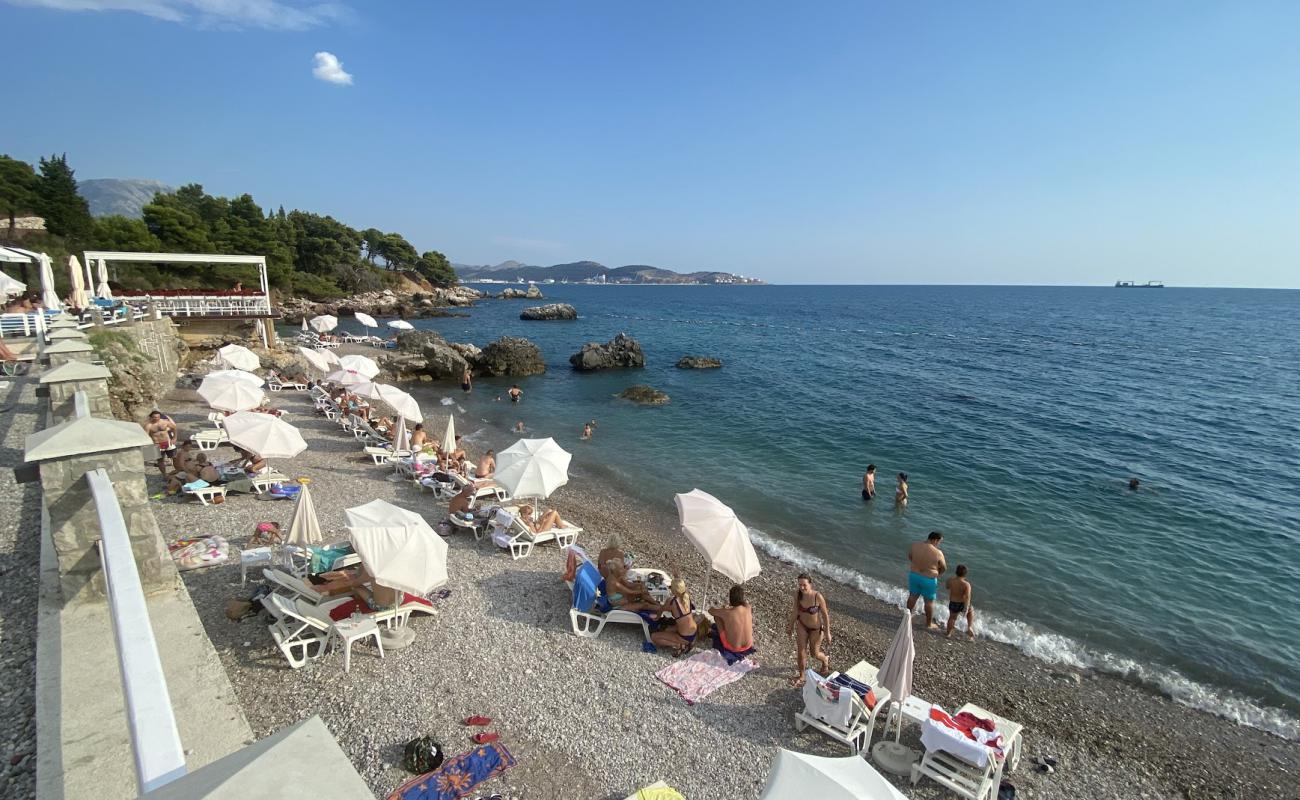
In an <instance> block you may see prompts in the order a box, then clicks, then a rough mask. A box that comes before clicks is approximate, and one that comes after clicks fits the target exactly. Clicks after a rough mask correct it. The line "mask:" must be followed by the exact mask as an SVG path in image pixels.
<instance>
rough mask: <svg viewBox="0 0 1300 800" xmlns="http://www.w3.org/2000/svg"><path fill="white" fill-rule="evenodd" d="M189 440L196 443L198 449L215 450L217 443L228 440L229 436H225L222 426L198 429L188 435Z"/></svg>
mask: <svg viewBox="0 0 1300 800" xmlns="http://www.w3.org/2000/svg"><path fill="white" fill-rule="evenodd" d="M190 441H191V442H194V444H196V445H198V447H199V449H200V450H216V449H217V446H218V445H220V444H222V443H223V442H228V441H230V437H228V436H226V431H225V429H224V428H218V429H214V430H207V431H199V432H198V433H195V434H194V435H192V436H190Z"/></svg>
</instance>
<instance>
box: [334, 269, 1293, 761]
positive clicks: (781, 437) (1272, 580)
mask: <svg viewBox="0 0 1300 800" xmlns="http://www.w3.org/2000/svg"><path fill="white" fill-rule="evenodd" d="M497 288H499V287H497ZM542 288H543V290H544V291H545V293H546V295H547V302H550V301H552V300H554V301H561V302H571V303H573V304H574V305H575V306H577V308H578V310H579V313H580V314H581V315H582V316H581V319H579V320H577V321H575V322H544V323H538V322H523V321H520V320H519V319H518V313H519V311H520V310H521V309H522V308H524V307H525V306H526V305H531V304H532V303H527V302H525V301H485V302H483V303H481V304H480V305H479V306H477V307H476V308H474V309H472V310H471V311H470V314H471V317H470V318H468V319H429V320H420V321H417V325H419V326H420V327H429V328H433V329H436V330H438V331H440V332H441V333H443V334H444V335H445V336H447V338H449V339H451V340H453V341H472V342H475V343H478V344H480V345H481V344H484V343H486V342H487V341H489V340H490V339H493V338H496V337H497V336H499V335H502V334H512V335H520V336H526V337H528V338H530V339H532V340H533V341H535V342H536V343H538V344H539V345H540V347H541V349H542V352H543V354H544V355H545V357H546V360H547V363H548V366H549V370H548V372H547V374H546V375H544V376H538V377H533V378H527V379H521V380H520V381H519V383H520V384H521V385H522V386H523V388H524V390H525V393H526V394H525V402H524V403H523V404H521V405H520V406H518V407H511V406H510V404H509V403H504V402H495V401H494V400H493V397H495V396H496V395H497V394H499V393H501V392H503V391H504V389H505V388H506V387H507V386H508V384H509V382H508V381H507V382H502V381H498V382H486V381H485V382H480V383H479V385H478V388H477V389H476V390H475V392H474V393H473V394H472V395H470V396H468V397H466V396H464V395H462V394H461V392H460V390H459V388H457V387H452V386H447V387H446V388H445V389H442V388H438V389H437V390H436V391H435V392H434V395H435V396H437V397H441V396H444V395H445V396H450V397H454V398H456V402H457V403H459V404H460V405H461V406H462V407H463V408H465V410H466V414H465V415H463V416H465V417H467V418H468V419H467V420H466V421H465V422H461V421H460V420H458V422H461V425H462V427H465V426H466V424H467V423H469V422H471V421H472V420H477V421H487V422H490V423H492V424H493V425H494V426H495V425H499V426H501V427H508V426H510V425H512V424H513V423H514V422H515V421H516V420H522V421H524V422H525V423H526V424H527V425H528V427H529V428H530V430H533V431H536V432H539V433H540V434H542V435H553V436H555V438H556V439H557V440H558V441H559V442H560V443H561V444H562V445H563V446H564V447H566V449H569V450H571V451H572V452H574V454H575V457H574V469H575V472H580V471H582V470H591V471H599V472H600V473H602V474H604V475H607V476H609V477H611V478H612V479H614V480H618V481H620V482H621V483H623V484H624V485H625V486H626V487H627V488H629V489H631V490H632V491H634V492H635V493H637V494H639V495H641V496H643V497H645V498H646V499H648V500H650V501H652V502H655V503H659V504H663V505H664V506H665V507H667V508H671V502H672V495H673V494H674V493H675V492H681V491H687V490H689V489H691V488H694V487H699V488H702V489H705V490H706V491H709V492H712V493H713V494H715V495H717V496H718V497H719V498H721V499H722V500H724V501H725V502H727V503H729V504H731V505H732V506H733V507H734V508H735V509H736V510H737V512H738V513H739V514H740V515H741V517H742V519H744V520H745V521H746V522H747V523H749V524H750V525H752V526H753V527H754V528H756V529H757V532H756V539H757V540H758V541H759V542H760V543H761V545H762V546H763V547H764V548H766V549H767V550H768V551H769V552H772V553H774V554H777V555H780V556H782V557H785V558H787V559H790V560H793V561H800V562H803V563H806V564H808V565H810V566H815V567H817V568H818V569H820V570H822V571H825V572H827V573H829V574H831V575H832V576H835V577H837V578H839V579H840V580H842V581H844V582H846V583H850V584H853V585H857V586H860V587H861V588H862V589H863V590H865V591H868V592H870V593H872V594H874V595H877V596H880V597H884V598H887V599H893V598H897V597H900V596H901V591H902V589H901V579H902V577H903V574H904V570H905V566H904V559H903V553H904V550H905V548H906V546H907V544H908V543H910V542H911V541H912V540H914V539H917V538H918V537H921V536H923V535H924V534H925V533H926V532H928V531H930V530H935V529H937V530H942V531H943V532H944V534H945V537H946V538H945V541H944V544H945V551H946V552H947V553H948V557H949V560H950V563H954V564H955V563H964V564H967V565H968V566H969V568H970V578H971V580H972V582H973V584H974V586H975V602H976V605H977V608H978V609H979V611H980V613H981V615H982V618H983V619H982V625H983V628H984V632H985V633H986V634H987V635H989V636H992V637H994V638H997V639H1000V640H1003V641H1007V642H1010V643H1013V644H1015V645H1017V646H1019V647H1020V648H1022V649H1023V650H1025V651H1026V652H1028V653H1030V654H1032V655H1035V656H1038V657H1040V658H1043V659H1045V660H1049V661H1053V662H1059V663H1071V664H1076V665H1082V666H1092V667H1098V668H1103V669H1108V670H1112V671H1116V672H1121V673H1126V674H1129V675H1131V676H1133V677H1135V678H1138V679H1141V680H1143V681H1146V682H1148V683H1151V684H1154V685H1157V686H1160V687H1161V688H1162V689H1164V690H1165V691H1167V692H1169V693H1171V694H1172V695H1173V696H1175V697H1176V698H1177V699H1179V700H1182V701H1184V702H1187V703H1190V704H1193V705H1198V706H1202V707H1209V708H1215V709H1217V710H1220V711H1223V710H1225V709H1226V710H1227V712H1228V713H1229V715H1230V716H1233V717H1235V718H1237V719H1240V720H1242V721H1245V722H1248V723H1249V724H1252V725H1255V726H1257V727H1261V728H1265V729H1268V730H1272V731H1274V732H1277V733H1281V734H1283V735H1287V736H1289V737H1292V738H1300V723H1297V721H1296V719H1297V716H1298V715H1300V667H1298V666H1297V665H1298V664H1300V637H1297V636H1296V635H1295V631H1294V627H1293V626H1294V623H1295V617H1296V613H1297V612H1298V611H1300V602H1297V600H1296V599H1295V594H1294V590H1293V589H1292V587H1293V586H1294V585H1295V582H1296V572H1297V570H1300V336H1298V335H1297V330H1300V292H1294V291H1255V290H1211V289H1196V290H1193V289H1186V290H1184V289H1165V290H1160V291H1139V290H1117V289H1111V288H1097V289H1093V288H1027V287H1025V288H1022V287H792V286H768V287H704V286H700V287H653V286H646V287H624V286H607V287H596V286H591V287H588V286H561V285H548V286H544V287H542ZM354 326H355V322H354V321H353V320H347V321H346V322H345V324H344V328H345V329H346V328H352V327H354ZM356 329H357V330H359V328H356ZM619 331H626V332H627V333H628V334H630V335H632V336H635V337H636V338H637V339H638V340H639V341H640V342H641V344H642V346H643V347H644V348H645V351H646V355H647V359H648V362H649V363H648V365H647V368H646V369H644V370H640V371H636V372H603V373H596V374H577V373H574V372H573V371H572V370H571V369H570V367H569V365H568V357H569V355H570V354H571V353H573V352H575V351H576V350H577V349H578V348H579V347H580V346H581V344H582V343H583V342H586V341H606V340H608V339H609V338H611V337H612V336H613V335H614V334H615V333H617V332H619ZM688 353H690V354H699V355H711V356H717V357H719V358H721V359H722V360H723V361H724V362H725V364H726V366H725V367H724V368H723V369H721V370H710V371H694V370H677V369H675V368H674V366H673V364H674V363H675V362H676V360H677V359H678V357H680V356H682V355H684V354H688ZM633 383H649V384H651V385H653V386H655V387H658V388H660V389H663V390H665V391H667V392H668V394H669V395H671V397H672V402H671V403H670V404H669V405H667V406H664V407H659V408H641V407H636V406H633V405H630V404H627V403H625V402H622V401H618V400H615V399H614V398H613V397H612V396H613V395H614V394H615V393H616V392H618V391H619V390H621V389H623V388H625V387H627V386H629V385H631V384H633ZM426 396H428V395H426ZM431 399H432V398H431ZM592 418H594V419H596V420H598V423H599V427H598V431H597V435H596V437H595V438H594V439H593V440H592V441H590V442H581V441H579V440H578V434H579V432H580V430H581V426H582V423H583V422H584V421H585V420H588V419H592ZM868 462H874V463H875V464H876V465H877V467H878V488H879V491H880V496H879V497H877V499H876V500H875V501H874V502H873V503H871V504H865V503H863V502H862V500H861V498H860V497H859V489H860V481H861V474H862V472H863V469H864V468H865V466H866V465H867V463H868ZM899 471H905V472H907V473H908V474H909V476H910V489H911V498H912V499H911V504H910V506H909V507H908V508H907V510H906V511H905V512H902V513H898V512H896V511H895V510H894V508H893V503H892V494H893V490H894V486H895V480H894V475H895V474H896V473H897V472H899ZM1130 476H1137V477H1139V478H1140V479H1141V480H1142V489H1141V490H1139V491H1138V492H1130V491H1129V490H1128V489H1127V488H1126V486H1125V484H1126V481H1127V479H1128V478H1129V477H1130Z"/></svg>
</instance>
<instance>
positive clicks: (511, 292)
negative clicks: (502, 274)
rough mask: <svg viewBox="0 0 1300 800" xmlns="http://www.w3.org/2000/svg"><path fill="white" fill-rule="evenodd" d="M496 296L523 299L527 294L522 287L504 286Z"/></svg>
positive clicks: (507, 298) (503, 298) (505, 298)
mask: <svg viewBox="0 0 1300 800" xmlns="http://www.w3.org/2000/svg"><path fill="white" fill-rule="evenodd" d="M497 296H498V297H500V298H501V299H502V300H523V299H524V298H525V297H527V296H528V292H525V291H524V290H523V289H514V288H506V289H502V290H501V294H499V295H497Z"/></svg>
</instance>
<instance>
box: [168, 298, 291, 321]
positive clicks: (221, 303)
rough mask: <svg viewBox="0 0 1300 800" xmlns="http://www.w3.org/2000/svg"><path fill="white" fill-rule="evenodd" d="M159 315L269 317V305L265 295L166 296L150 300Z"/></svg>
mask: <svg viewBox="0 0 1300 800" xmlns="http://www.w3.org/2000/svg"><path fill="white" fill-rule="evenodd" d="M151 299H152V300H153V303H154V307H155V308H157V309H158V311H159V312H160V313H163V314H167V315H168V316H173V317H213V316H216V317H236V316H269V315H270V313H271V303H270V301H268V300H267V298H266V296H265V295H260V294H259V295H247V296H243V297H237V296H236V297H231V296H221V295H217V296H213V295H201V294H195V295H180V296H178V295H168V296H166V297H154V298H151Z"/></svg>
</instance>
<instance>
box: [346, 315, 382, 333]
mask: <svg viewBox="0 0 1300 800" xmlns="http://www.w3.org/2000/svg"><path fill="white" fill-rule="evenodd" d="M352 316H354V317H356V318H357V322H360V323H361V324H362V326H363V327H365V328H366V329H367V330H369V329H370V328H378V327H379V323H378V322H375V318H374V317H372V316H370V315H369V314H367V313H365V312H364V311H358V312H356V313H355V314H353V315H352Z"/></svg>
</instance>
